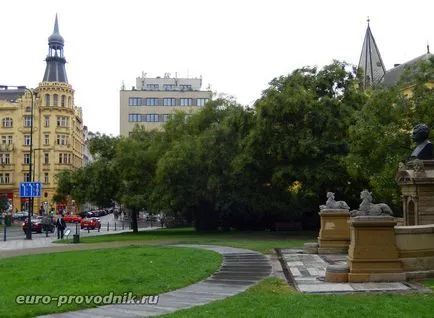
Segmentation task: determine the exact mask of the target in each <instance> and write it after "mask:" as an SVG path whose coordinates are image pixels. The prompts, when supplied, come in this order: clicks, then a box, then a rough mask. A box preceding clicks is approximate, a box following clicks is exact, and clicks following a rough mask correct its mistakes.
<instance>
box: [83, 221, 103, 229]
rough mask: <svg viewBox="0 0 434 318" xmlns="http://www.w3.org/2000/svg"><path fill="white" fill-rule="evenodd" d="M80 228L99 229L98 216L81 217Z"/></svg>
mask: <svg viewBox="0 0 434 318" xmlns="http://www.w3.org/2000/svg"><path fill="white" fill-rule="evenodd" d="M80 228H81V229H85V228H86V229H91V230H95V229H100V228H101V221H100V220H99V219H98V218H85V219H82V220H81V222H80Z"/></svg>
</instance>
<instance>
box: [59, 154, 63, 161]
mask: <svg viewBox="0 0 434 318" xmlns="http://www.w3.org/2000/svg"><path fill="white" fill-rule="evenodd" d="M62 159H63V155H62V154H61V153H59V163H62V162H63V160H62Z"/></svg>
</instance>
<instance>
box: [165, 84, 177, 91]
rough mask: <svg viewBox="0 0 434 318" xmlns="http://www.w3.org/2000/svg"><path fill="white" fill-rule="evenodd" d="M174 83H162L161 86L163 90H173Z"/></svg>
mask: <svg viewBox="0 0 434 318" xmlns="http://www.w3.org/2000/svg"><path fill="white" fill-rule="evenodd" d="M175 87H176V86H175V85H173V84H164V85H163V88H164V90H165V91H174V90H175Z"/></svg>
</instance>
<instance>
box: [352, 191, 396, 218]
mask: <svg viewBox="0 0 434 318" xmlns="http://www.w3.org/2000/svg"><path fill="white" fill-rule="evenodd" d="M360 199H362V203H360V206H359V209H358V210H353V211H351V212H350V215H351V216H366V215H369V216H381V215H393V211H392V209H391V208H390V207H389V206H388V205H387V204H385V203H377V204H374V203H372V192H369V191H368V190H366V189H365V190H363V191H362V192H361V193H360Z"/></svg>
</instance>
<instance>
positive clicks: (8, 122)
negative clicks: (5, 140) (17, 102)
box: [2, 117, 14, 128]
mask: <svg viewBox="0 0 434 318" xmlns="http://www.w3.org/2000/svg"><path fill="white" fill-rule="evenodd" d="M13 122H14V121H13V120H12V118H10V117H6V118H3V121H2V124H3V127H4V128H11V127H12V126H13Z"/></svg>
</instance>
